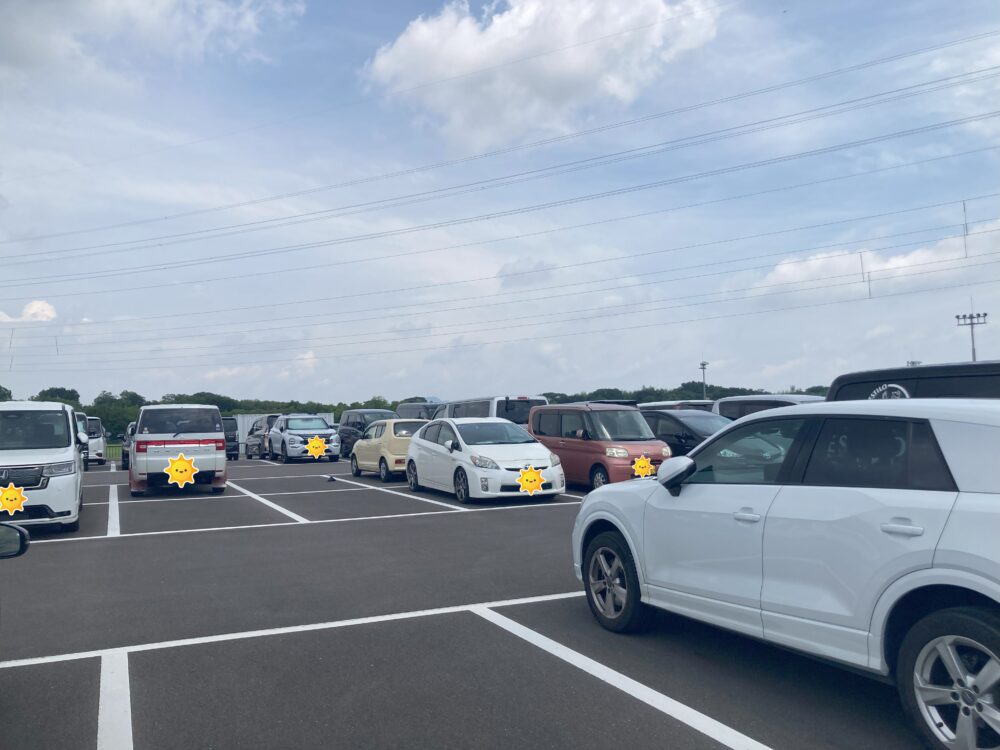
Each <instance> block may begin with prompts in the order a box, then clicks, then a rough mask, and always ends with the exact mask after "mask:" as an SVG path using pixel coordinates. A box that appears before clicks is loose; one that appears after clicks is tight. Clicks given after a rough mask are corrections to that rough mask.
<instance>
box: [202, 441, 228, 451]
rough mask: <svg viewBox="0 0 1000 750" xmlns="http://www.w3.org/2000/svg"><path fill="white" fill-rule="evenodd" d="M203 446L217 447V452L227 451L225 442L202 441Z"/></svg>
mask: <svg viewBox="0 0 1000 750" xmlns="http://www.w3.org/2000/svg"><path fill="white" fill-rule="evenodd" d="M201 444H202V445H215V450H217V451H224V450H225V449H226V441H225V440H202V441H201Z"/></svg>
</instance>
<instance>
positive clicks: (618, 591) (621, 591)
mask: <svg viewBox="0 0 1000 750" xmlns="http://www.w3.org/2000/svg"><path fill="white" fill-rule="evenodd" d="M611 593H612V594H613V595H614V597H615V598H616V599H617V600H618V602H619V603H620V604H621V606H622V608H623V609H624V607H625V598H626V597H627V596H628V592H627V591H625V587H624V586H619V585H618V584H617V583H615V584H612V586H611Z"/></svg>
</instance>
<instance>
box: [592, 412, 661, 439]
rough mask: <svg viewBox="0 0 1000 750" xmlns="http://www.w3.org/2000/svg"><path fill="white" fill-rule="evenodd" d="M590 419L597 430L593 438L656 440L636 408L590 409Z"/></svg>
mask: <svg viewBox="0 0 1000 750" xmlns="http://www.w3.org/2000/svg"><path fill="white" fill-rule="evenodd" d="M590 419H591V421H592V423H593V425H594V430H595V431H596V432H597V434H596V435H594V439H595V440H656V436H655V435H653V431H652V430H651V429H649V425H648V424H646V420H645V419H643V417H642V412H640V411H638V410H637V409H622V410H621V411H604V410H601V411H592V412H590Z"/></svg>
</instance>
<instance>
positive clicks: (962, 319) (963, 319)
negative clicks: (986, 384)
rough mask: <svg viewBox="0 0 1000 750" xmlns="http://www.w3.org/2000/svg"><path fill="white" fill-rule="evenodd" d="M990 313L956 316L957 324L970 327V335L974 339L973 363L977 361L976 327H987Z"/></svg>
mask: <svg viewBox="0 0 1000 750" xmlns="http://www.w3.org/2000/svg"><path fill="white" fill-rule="evenodd" d="M987 315H989V313H970V314H969V315H956V316H955V322H957V323H958V325H960V326H968V327H969V335H970V336H971V337H972V361H973V362H975V361H976V326H984V325H986V316H987Z"/></svg>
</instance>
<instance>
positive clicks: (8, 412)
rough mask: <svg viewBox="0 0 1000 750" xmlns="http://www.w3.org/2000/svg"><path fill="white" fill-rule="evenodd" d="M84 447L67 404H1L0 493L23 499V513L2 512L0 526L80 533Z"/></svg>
mask: <svg viewBox="0 0 1000 750" xmlns="http://www.w3.org/2000/svg"><path fill="white" fill-rule="evenodd" d="M86 445H87V435H86V433H83V432H77V430H76V416H75V414H74V412H73V408H72V407H70V406H67V405H66V404H60V403H54V402H48V401H5V402H3V403H0V488H3V489H10V490H12V491H17V494H18V496H23V497H24V498H25V501H24V503H23V505H22V509H21V510H16V511H14V512H13V513H10V512H7V511H0V520H3V521H15V522H16V523H17V524H19V525H21V526H31V525H39V524H59V525H60V526H61V527H62V529H63V530H64V531H76V530H77V529H79V528H80V508H81V506H82V498H83V479H82V472H83V450H84V449H85V448H86Z"/></svg>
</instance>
